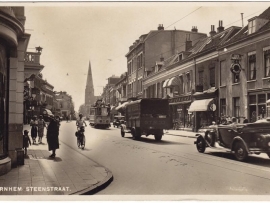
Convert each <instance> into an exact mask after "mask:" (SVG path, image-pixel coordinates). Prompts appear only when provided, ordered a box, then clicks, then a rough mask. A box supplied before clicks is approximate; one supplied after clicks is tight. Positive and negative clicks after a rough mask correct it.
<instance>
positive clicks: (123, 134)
mask: <svg viewBox="0 0 270 203" xmlns="http://www.w3.org/2000/svg"><path fill="white" fill-rule="evenodd" d="M121 136H122V137H125V131H124V129H123V128H121Z"/></svg>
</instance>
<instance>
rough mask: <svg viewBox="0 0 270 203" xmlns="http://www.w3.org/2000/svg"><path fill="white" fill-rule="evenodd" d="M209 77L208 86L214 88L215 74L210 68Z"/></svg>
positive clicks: (213, 69)
mask: <svg viewBox="0 0 270 203" xmlns="http://www.w3.org/2000/svg"><path fill="white" fill-rule="evenodd" d="M209 71H210V72H209V75H210V86H211V87H215V86H216V75H215V74H216V73H215V68H210V69H209Z"/></svg>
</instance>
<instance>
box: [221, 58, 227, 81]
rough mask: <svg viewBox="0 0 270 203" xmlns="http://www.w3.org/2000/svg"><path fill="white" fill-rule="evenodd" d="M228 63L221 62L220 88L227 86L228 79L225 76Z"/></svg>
mask: <svg viewBox="0 0 270 203" xmlns="http://www.w3.org/2000/svg"><path fill="white" fill-rule="evenodd" d="M225 62H226V61H225V60H224V61H220V86H225V85H226V78H227V77H224V75H226V74H227V70H226V63H225Z"/></svg>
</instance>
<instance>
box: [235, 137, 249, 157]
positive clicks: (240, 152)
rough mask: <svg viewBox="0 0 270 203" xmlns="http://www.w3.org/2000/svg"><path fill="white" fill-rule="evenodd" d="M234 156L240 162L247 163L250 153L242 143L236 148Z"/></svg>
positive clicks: (236, 145) (238, 143) (237, 144)
mask: <svg viewBox="0 0 270 203" xmlns="http://www.w3.org/2000/svg"><path fill="white" fill-rule="evenodd" d="M234 156H235V158H236V159H237V160H238V161H245V160H246V159H247V156H248V153H247V150H246V148H245V146H244V144H243V143H242V142H237V143H236V144H235V146H234Z"/></svg>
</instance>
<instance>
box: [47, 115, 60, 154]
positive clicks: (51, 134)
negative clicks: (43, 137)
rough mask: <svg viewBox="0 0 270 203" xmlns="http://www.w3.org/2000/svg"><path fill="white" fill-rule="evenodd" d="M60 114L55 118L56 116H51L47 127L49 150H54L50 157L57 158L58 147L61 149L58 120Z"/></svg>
mask: <svg viewBox="0 0 270 203" xmlns="http://www.w3.org/2000/svg"><path fill="white" fill-rule="evenodd" d="M57 117H58V116H56V117H55V118H54V116H50V123H49V125H48V127H47V142H48V148H49V151H52V154H51V155H50V156H49V157H50V158H55V156H56V154H55V151H56V149H59V140H58V136H59V126H60V125H59V122H58V121H57V119H58V118H57Z"/></svg>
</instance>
